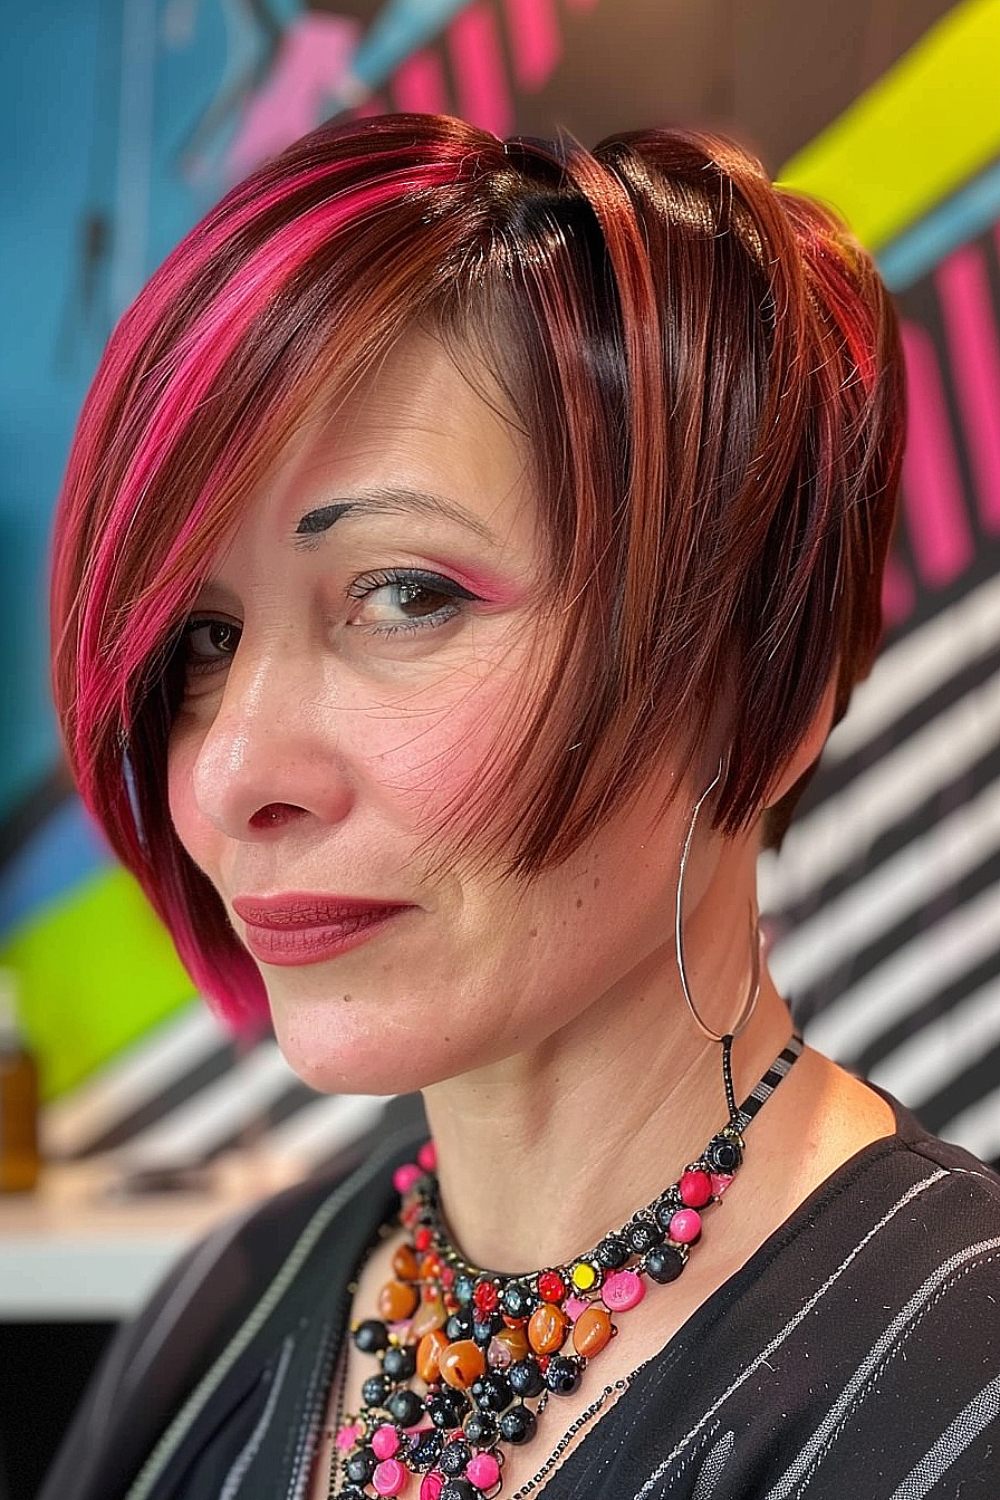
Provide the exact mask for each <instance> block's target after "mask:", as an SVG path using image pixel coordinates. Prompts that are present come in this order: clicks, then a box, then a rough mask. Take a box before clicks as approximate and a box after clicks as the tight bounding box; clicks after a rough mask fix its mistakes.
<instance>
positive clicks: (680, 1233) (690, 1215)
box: [669, 1208, 701, 1245]
mask: <svg viewBox="0 0 1000 1500" xmlns="http://www.w3.org/2000/svg"><path fill="white" fill-rule="evenodd" d="M669 1234H670V1238H671V1239H672V1240H673V1241H674V1242H675V1244H678V1245H690V1244H693V1242H694V1241H695V1240H696V1239H697V1238H698V1236H699V1234H701V1214H700V1213H698V1211H697V1209H694V1208H681V1209H678V1211H677V1213H675V1214H674V1216H673V1218H672V1219H671V1220H670V1230H669Z"/></svg>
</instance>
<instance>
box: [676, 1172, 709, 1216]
mask: <svg viewBox="0 0 1000 1500" xmlns="http://www.w3.org/2000/svg"><path fill="white" fill-rule="evenodd" d="M679 1191H680V1195H681V1202H682V1203H684V1204H686V1205H687V1207H688V1208H704V1207H705V1204H706V1203H708V1202H709V1200H710V1199H711V1197H712V1180H711V1178H710V1177H709V1175H708V1173H707V1172H702V1171H701V1170H695V1171H692V1172H685V1173H684V1174H683V1176H682V1177H681V1180H680V1184H679Z"/></svg>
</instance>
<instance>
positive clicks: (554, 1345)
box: [528, 1302, 569, 1354]
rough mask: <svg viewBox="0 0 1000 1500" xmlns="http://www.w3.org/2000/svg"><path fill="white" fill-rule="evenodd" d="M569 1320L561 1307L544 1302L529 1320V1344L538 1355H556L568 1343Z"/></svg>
mask: <svg viewBox="0 0 1000 1500" xmlns="http://www.w3.org/2000/svg"><path fill="white" fill-rule="evenodd" d="M568 1327H569V1319H568V1318H567V1316H566V1314H565V1313H564V1312H563V1310H562V1308H561V1307H556V1306H555V1305H554V1304H553V1303H552V1302H543V1303H541V1305H540V1306H539V1307H536V1308H535V1310H534V1312H533V1313H532V1314H531V1317H530V1318H529V1319H528V1343H529V1344H530V1345H531V1347H532V1349H534V1351H535V1353H536V1354H555V1352H556V1350H557V1349H561V1348H562V1346H563V1344H564V1343H565V1342H566V1329H567V1328H568Z"/></svg>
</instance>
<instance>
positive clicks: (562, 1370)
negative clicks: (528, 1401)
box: [545, 1354, 581, 1396]
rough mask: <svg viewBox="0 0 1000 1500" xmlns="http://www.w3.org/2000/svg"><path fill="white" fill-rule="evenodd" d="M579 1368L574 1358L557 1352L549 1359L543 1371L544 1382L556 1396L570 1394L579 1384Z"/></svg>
mask: <svg viewBox="0 0 1000 1500" xmlns="http://www.w3.org/2000/svg"><path fill="white" fill-rule="evenodd" d="M580 1375H581V1370H580V1366H579V1365H578V1364H577V1363H576V1360H574V1359H566V1358H564V1356H563V1355H561V1354H557V1355H555V1357H554V1358H553V1359H550V1360H549V1364H548V1369H547V1370H546V1371H545V1384H546V1385H547V1386H548V1388H549V1390H550V1391H552V1393H553V1394H554V1395H556V1396H572V1394H573V1392H574V1391H575V1390H576V1388H577V1386H578V1385H579V1384H580Z"/></svg>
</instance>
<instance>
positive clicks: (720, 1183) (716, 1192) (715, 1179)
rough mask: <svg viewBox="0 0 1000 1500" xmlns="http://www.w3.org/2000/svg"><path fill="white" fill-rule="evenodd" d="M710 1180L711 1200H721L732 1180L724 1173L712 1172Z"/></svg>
mask: <svg viewBox="0 0 1000 1500" xmlns="http://www.w3.org/2000/svg"><path fill="white" fill-rule="evenodd" d="M710 1180H711V1183H712V1196H713V1198H721V1197H722V1195H723V1193H724V1192H725V1191H726V1188H727V1187H728V1186H729V1184H730V1183H731V1182H732V1180H733V1179H732V1178H731V1177H730V1176H728V1174H727V1173H725V1172H713V1173H712V1174H711V1179H710Z"/></svg>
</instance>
